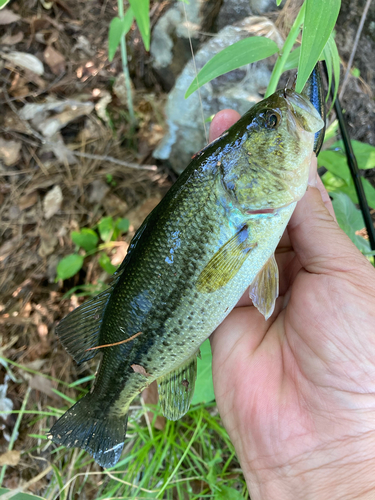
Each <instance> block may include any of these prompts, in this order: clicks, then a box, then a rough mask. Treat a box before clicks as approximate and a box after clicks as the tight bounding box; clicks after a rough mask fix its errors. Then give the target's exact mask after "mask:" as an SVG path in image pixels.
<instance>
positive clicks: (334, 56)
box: [323, 33, 340, 111]
mask: <svg viewBox="0 0 375 500" xmlns="http://www.w3.org/2000/svg"><path fill="white" fill-rule="evenodd" d="M323 54H324V57H325V59H326V63H327V71H328V91H327V97H326V100H328V97H329V93H330V89H331V84H332V68H333V75H334V77H335V92H334V95H333V99H332V104H331V108H330V110H329V111H331V109H332V107H333V104H334V102H335V100H336V95H337V92H338V90H339V83H340V56H339V53H338V50H337V45H336V42H335V39H334V36H333V33H331V35H330V37H329V39H328V41H327V43H326V45H325V47H324V50H323ZM328 61H329V62H328Z"/></svg>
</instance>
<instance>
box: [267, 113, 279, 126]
mask: <svg viewBox="0 0 375 500" xmlns="http://www.w3.org/2000/svg"><path fill="white" fill-rule="evenodd" d="M280 119H281V117H280V115H279V114H278V113H276V112H275V111H269V112H268V113H267V114H266V127H267V128H276V127H278V125H279V123H280Z"/></svg>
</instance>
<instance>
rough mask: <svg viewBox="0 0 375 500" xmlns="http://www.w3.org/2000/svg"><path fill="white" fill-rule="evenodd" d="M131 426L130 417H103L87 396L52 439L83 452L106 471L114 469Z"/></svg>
mask: <svg viewBox="0 0 375 500" xmlns="http://www.w3.org/2000/svg"><path fill="white" fill-rule="evenodd" d="M127 423H128V416H127V415H125V416H120V417H119V416H113V415H110V414H109V413H108V412H107V413H104V414H103V408H100V407H99V405H98V404H97V402H96V401H93V397H92V395H91V394H87V395H86V396H85V397H84V398H82V399H80V400H79V401H78V402H77V403H76V404H75V405H74V406H72V407H71V408H70V409H69V410H68V411H67V412H66V413H64V415H63V416H62V417H61V418H59V420H58V421H57V422H56V423H55V425H54V426H53V427H52V429H51V430H50V432H49V434H48V438H49V439H51V440H52V441H53V442H54V443H56V444H60V445H63V446H66V447H67V448H82V449H83V450H86V451H87V452H88V453H90V455H92V456H93V457H94V460H95V462H97V463H98V464H99V465H101V466H102V467H104V468H107V467H113V466H114V465H115V464H116V463H117V462H118V461H119V459H120V456H121V452H122V449H123V447H124V440H125V435H126V427H127Z"/></svg>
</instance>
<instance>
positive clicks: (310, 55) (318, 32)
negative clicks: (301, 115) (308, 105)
mask: <svg viewBox="0 0 375 500" xmlns="http://www.w3.org/2000/svg"><path fill="white" fill-rule="evenodd" d="M340 5H341V0H306V12H305V20H304V26H303V32H302V42H301V52H300V58H299V64H298V76H297V82H296V92H302V89H303V87H304V86H305V83H306V82H307V79H308V78H309V76H310V74H311V72H312V70H313V69H314V67H315V65H316V63H317V62H318V60H319V56H320V54H321V53H322V51H323V49H324V46H325V44H326V43H327V41H328V39H329V37H330V34H331V33H332V30H333V28H334V26H335V24H336V20H337V16H338V15H339V11H340Z"/></svg>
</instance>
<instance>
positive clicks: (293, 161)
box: [221, 89, 324, 213]
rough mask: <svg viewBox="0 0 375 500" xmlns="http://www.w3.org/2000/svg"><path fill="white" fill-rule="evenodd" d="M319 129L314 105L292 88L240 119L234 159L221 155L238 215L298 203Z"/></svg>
mask: <svg viewBox="0 0 375 500" xmlns="http://www.w3.org/2000/svg"><path fill="white" fill-rule="evenodd" d="M323 126H324V123H323V120H322V119H321V117H320V116H319V114H318V112H317V111H316V110H315V108H314V107H313V106H312V104H311V103H310V102H309V101H308V100H307V99H306V98H305V97H303V96H302V95H300V94H298V93H296V92H294V91H293V90H291V89H285V90H280V91H277V92H276V93H274V94H272V95H271V96H270V97H268V98H267V99H264V100H263V101H261V102H259V103H258V104H256V105H255V106H254V107H253V108H251V109H250V110H249V111H248V112H247V113H246V114H245V115H244V116H243V117H242V118H241V119H240V121H239V122H238V127H237V129H236V130H237V136H236V138H237V139H236V140H237V145H238V147H237V148H236V154H233V151H228V153H227V154H224V155H223V157H222V160H221V174H222V182H223V185H224V188H225V190H226V191H227V192H229V194H230V196H231V197H232V198H234V199H235V203H236V204H237V205H239V207H240V208H241V210H243V211H246V212H249V213H251V212H255V213H256V212H258V211H259V212H262V211H264V210H265V211H273V210H275V209H277V208H281V207H284V206H287V205H289V204H291V203H293V202H296V201H298V200H299V199H301V198H302V196H303V194H304V192H305V191H306V187H307V181H308V175H309V167H310V162H311V156H312V153H313V145H314V135H315V133H316V132H317V131H318V130H320V129H321V128H322V127H323ZM229 132H230V131H229ZM230 135H232V134H230Z"/></svg>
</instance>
